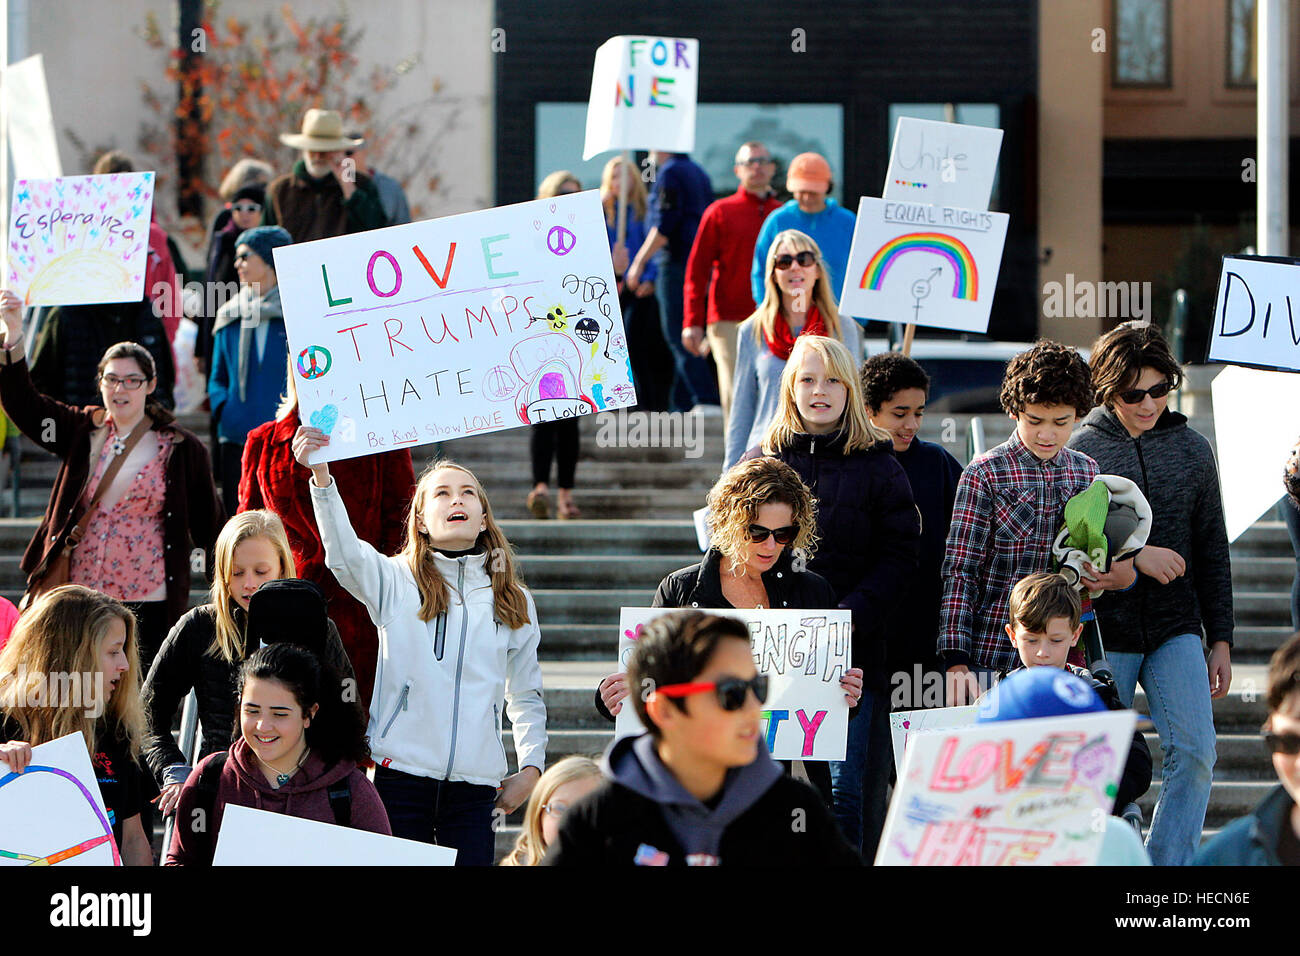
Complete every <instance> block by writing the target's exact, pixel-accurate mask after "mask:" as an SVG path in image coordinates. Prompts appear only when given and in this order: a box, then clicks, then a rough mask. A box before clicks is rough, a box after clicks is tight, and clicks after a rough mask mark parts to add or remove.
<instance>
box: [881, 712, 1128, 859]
mask: <svg viewBox="0 0 1300 956" xmlns="http://www.w3.org/2000/svg"><path fill="white" fill-rule="evenodd" d="M1136 721H1137V715H1136V714H1135V713H1134V712H1133V711H1131V710H1117V711H1108V712H1106V713H1100V714H1084V715H1082V716H1073V717H1040V718H1037V719H1034V720H1009V721H995V722H991V723H983V724H975V725H974V726H971V727H964V728H961V729H956V730H947V731H940V732H937V733H923V734H918V735H916V736H915V737H912V738H911V739H910V740H909V741H908V743H907V752H906V755H905V756H904V758H903V769H902V771H900V772H899V775H898V785H897V786H896V787H895V788H894V797H893V800H892V801H891V802H890V804H889V815H888V816H887V817H886V818H885V829H884V832H883V833H882V834H881V837H880V849H879V850H878V851H877V853H876V865H877V866H884V865H890V866H1025V865H1029V866H1050V865H1056V866H1091V865H1092V864H1094V863H1096V862H1097V855H1098V854H1099V853H1100V852H1101V844H1102V838H1103V836H1104V834H1105V828H1106V826H1108V825H1110V824H1111V823H1114V825H1116V826H1121V825H1123V826H1127V824H1123V823H1122V822H1121V821H1118V820H1111V819H1109V814H1110V812H1111V809H1112V807H1113V806H1114V803H1115V795H1116V793H1117V792H1118V787H1119V778H1120V774H1121V773H1122V772H1123V769H1124V762H1125V760H1127V759H1128V752H1129V747H1130V745H1131V744H1132V741H1133V727H1134V726H1135V724H1136Z"/></svg>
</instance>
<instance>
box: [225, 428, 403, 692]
mask: <svg viewBox="0 0 1300 956" xmlns="http://www.w3.org/2000/svg"><path fill="white" fill-rule="evenodd" d="M300 424H301V422H300V421H299V419H298V413H297V412H296V411H295V412H293V413H292V414H291V415H289V416H288V417H287V418H285V419H284V420H282V421H271V422H267V423H266V424H264V425H259V426H258V427H257V428H254V429H253V430H252V431H251V432H249V433H248V441H247V442H246V443H245V445H244V459H243V468H242V470H241V474H240V478H239V510H240V511H251V510H253V509H255V508H267V509H269V510H271V511H274V512H275V513H276V514H277V515H279V516H280V520H281V521H283V522H284V529H285V531H286V532H288V534H289V547H290V548H291V549H292V550H293V560H294V563H295V564H297V566H298V577H300V578H303V579H304V580H307V581H313V582H315V583H316V584H318V585H320V587H321V588H322V590H324V592H325V599H326V601H327V602H328V606H329V616H330V617H331V618H332V619H333V620H334V623H335V624H337V625H338V629H339V636H341V637H342V638H343V646H344V647H345V648H346V649H347V652H348V657H349V658H351V660H352V668H353V670H354V671H356V675H357V684H358V691H359V693H360V700H361V705H362V707H364V708H366V709H367V710H369V708H370V692H371V689H372V688H373V687H374V683H375V661H376V659H377V658H378V655H379V633H378V632H377V631H376V630H375V625H374V623H373V622H372V621H371V620H370V615H369V614H367V613H366V609H365V607H364V606H363V605H362V604H361V602H360V601H358V600H357V599H356V598H354V597H353V596H352V595H351V594H349V593H348V592H347V591H345V590H344V589H343V586H342V585H340V584H339V582H338V580H337V579H336V578H335V577H334V575H333V574H332V573H330V572H329V571H328V570H327V569H326V567H325V546H324V545H323V544H322V543H321V540H320V531H319V529H317V527H316V516H315V513H314V512H313V511H312V506H311V496H310V492H308V490H307V481H308V480H309V477H310V472H308V470H307V469H306V468H304V467H303V466H302V465H300V464H298V463H297V462H296V461H294V458H293V450H292V448H291V443H292V441H293V434H294V432H296V431H297V430H298V426H299V425H300ZM330 475H331V476H332V477H333V478H334V480H335V481H336V482H338V486H339V494H340V495H341V496H342V498H343V503H344V504H345V505H347V509H348V517H349V518H350V519H351V520H352V527H353V528H355V529H356V532H357V537H359V538H360V539H361V540H362V541H366V542H368V543H369V544H371V545H372V546H373V547H374V548H375V549H376V550H377V551H379V552H380V553H381V554H396V553H397V551H398V550H399V549H400V548H401V547H402V542H403V541H404V540H405V536H406V512H407V509H408V508H409V507H410V504H411V496H412V495H413V494H414V492H415V469H414V466H413V465H412V464H411V453H410V452H409V451H408V450H406V449H404V448H403V449H400V450H397V451H389V452H383V453H381V454H378V455H366V456H365V457H363V458H349V459H346V460H344V461H335V462H330Z"/></svg>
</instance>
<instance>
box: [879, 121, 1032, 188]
mask: <svg viewBox="0 0 1300 956" xmlns="http://www.w3.org/2000/svg"><path fill="white" fill-rule="evenodd" d="M900 116H910V117H911V118H913V119H923V120H935V121H937V122H940V123H963V124H965V125H966V126H988V127H990V128H992V129H1001V128H1002V111H1001V110H1000V109H999V108H998V104H996V103H890V104H889V148H888V149H887V150H885V155H886V156H892V155H893V154H894V131H895V130H896V129H898V118H899V117H900ZM1004 139H1005V138H1004ZM1002 146H1003V148H1006V142H1005V141H1004V142H1003V144H1002ZM1001 179H1002V158H1001V156H1000V155H999V157H998V171H997V172H996V173H995V174H994V176H993V190H992V192H991V193H990V194H989V208H990V209H998V208H1000V207H999V206H998V184H999V183H1000V181H1001ZM882 186H883V184H882Z"/></svg>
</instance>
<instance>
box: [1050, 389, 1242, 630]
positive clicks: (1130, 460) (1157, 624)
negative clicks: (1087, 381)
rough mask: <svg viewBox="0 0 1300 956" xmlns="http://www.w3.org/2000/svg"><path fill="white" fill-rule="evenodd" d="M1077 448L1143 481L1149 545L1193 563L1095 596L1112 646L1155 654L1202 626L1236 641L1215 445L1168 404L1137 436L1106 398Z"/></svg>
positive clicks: (1104, 467) (1112, 471)
mask: <svg viewBox="0 0 1300 956" xmlns="http://www.w3.org/2000/svg"><path fill="white" fill-rule="evenodd" d="M1068 445H1069V447H1070V448H1073V449H1075V450H1076V451H1081V452H1083V453H1084V454H1086V455H1089V456H1091V457H1092V458H1093V459H1095V460H1096V462H1097V467H1098V469H1099V470H1100V472H1101V473H1102V474H1107V475H1123V476H1124V477H1125V478H1130V479H1132V480H1133V481H1135V482H1137V485H1138V487H1139V488H1140V489H1141V490H1142V493H1143V494H1144V495H1146V499H1147V501H1149V502H1150V503H1151V512H1152V517H1153V520H1152V525H1151V536H1150V537H1149V538H1148V539H1147V545H1148V546H1154V547H1161V548H1169V549H1170V550H1172V551H1177V552H1178V553H1179V554H1180V555H1181V556H1182V558H1183V560H1184V561H1185V562H1186V564H1187V571H1186V573H1184V574H1183V575H1182V576H1181V577H1179V578H1175V579H1174V580H1173V581H1171V582H1170V583H1168V584H1161V583H1160V582H1159V581H1156V580H1155V579H1154V578H1149V577H1147V576H1146V575H1145V574H1141V573H1139V574H1138V579H1137V583H1136V584H1134V586H1133V587H1132V588H1130V589H1129V590H1127V591H1108V592H1107V593H1106V594H1105V595H1103V596H1102V597H1101V598H1099V599H1098V600H1097V601H1096V603H1095V605H1094V606H1095V608H1096V611H1097V621H1098V624H1099V625H1100V627H1101V636H1102V641H1103V642H1104V644H1105V646H1106V649H1107V650H1110V651H1123V652H1134V653H1146V654H1149V653H1151V652H1152V651H1154V650H1155V649H1156V648H1158V647H1159V646H1160V645H1161V644H1163V643H1164V642H1165V641H1167V640H1169V639H1170V638H1171V637H1176V636H1177V635H1179V634H1201V633H1203V634H1204V636H1205V640H1206V643H1208V644H1213V643H1214V642H1216V641H1227V642H1228V644H1229V645H1231V644H1232V628H1233V617H1232V566H1231V564H1230V562H1229V559H1228V533H1227V530H1226V528H1225V527H1224V522H1223V499H1222V496H1221V494H1220V492H1219V471H1218V467H1217V466H1216V465H1215V462H1214V451H1213V450H1212V449H1211V448H1210V443H1209V442H1208V441H1206V440H1205V438H1204V436H1202V435H1201V434H1200V433H1198V432H1196V431H1194V430H1193V429H1191V428H1189V427H1188V426H1187V417H1186V416H1184V415H1180V414H1179V413H1177V412H1171V411H1168V410H1166V411H1165V413H1164V414H1163V415H1161V416H1160V419H1159V420H1158V421H1157V422H1156V424H1155V427H1154V428H1153V429H1151V431H1149V432H1147V433H1146V434H1144V435H1143V436H1142V437H1141V438H1133V437H1131V436H1130V435H1129V433H1128V431H1127V430H1126V429H1125V428H1124V426H1123V425H1122V424H1121V423H1120V421H1119V419H1118V418H1116V417H1115V413H1114V412H1112V411H1111V410H1110V409H1109V408H1106V407H1105V406H1100V407H1098V408H1094V409H1093V410H1092V411H1091V412H1090V413H1089V414H1088V417H1087V418H1085V419H1084V420H1083V424H1082V425H1081V426H1080V428H1079V430H1078V431H1076V432H1075V433H1074V434H1073V435H1071V436H1070V440H1069V442H1068Z"/></svg>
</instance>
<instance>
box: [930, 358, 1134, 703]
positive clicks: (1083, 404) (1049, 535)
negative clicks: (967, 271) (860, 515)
mask: <svg viewBox="0 0 1300 956" xmlns="http://www.w3.org/2000/svg"><path fill="white" fill-rule="evenodd" d="M1000 398H1001V402H1002V407H1003V409H1005V410H1006V412H1007V414H1008V415H1010V416H1011V418H1012V419H1013V420H1014V421H1015V423H1016V430H1015V432H1014V433H1013V434H1012V435H1011V437H1010V438H1008V439H1007V440H1006V441H1004V442H1003V443H1002V444H1000V445H998V446H997V447H996V448H993V449H990V450H989V451H988V452H986V453H985V454H983V455H981V456H979V457H978V458H976V459H975V460H974V461H972V462H971V463H970V465H968V466H967V468H966V471H965V472H964V473H963V474H962V476H961V480H960V481H959V482H958V483H957V500H956V502H955V503H954V505H953V511H952V525H951V527H950V529H949V531H948V542H947V545H946V554H945V557H944V562H943V580H944V589H943V604H942V608H941V612H940V613H941V624H940V629H939V644H938V650H939V654H940V656H941V657H942V659H943V666H944V668H945V670H946V671H947V680H946V684H947V695H946V696H947V700H948V703H949V705H962V704H968V703H971V702H973V701H974V700H975V698H976V697H978V696H979V692H980V690H981V688H980V686H979V678H980V675H984V677H985V680H986V681H988V680H990V679H991V678H992V675H994V674H996V673H997V672H998V671H1001V670H1005V669H1006V668H1007V667H1009V666H1010V665H1011V664H1012V663H1013V662H1014V659H1015V656H1016V654H1015V649H1014V648H1013V647H1011V646H1010V645H1009V644H1008V643H1007V641H1006V637H1005V635H1004V634H1003V628H1002V625H1003V623H1004V619H1005V617H1006V613H1007V601H1008V599H1009V597H1010V595H1011V589H1012V587H1013V586H1014V585H1015V583H1016V582H1017V581H1019V580H1020V579H1021V578H1023V577H1026V576H1027V575H1030V574H1034V573H1036V572H1039V571H1047V570H1048V569H1049V565H1050V563H1051V559H1052V539H1053V538H1054V537H1055V536H1056V534H1057V532H1059V531H1060V529H1061V525H1062V522H1063V521H1064V515H1065V503H1066V502H1067V501H1069V500H1070V498H1071V497H1073V496H1074V495H1076V494H1078V493H1079V492H1081V491H1083V490H1084V489H1085V488H1087V487H1088V485H1089V484H1091V483H1092V479H1093V477H1094V476H1096V474H1097V463H1096V462H1095V461H1093V460H1092V459H1091V458H1089V457H1088V456H1087V455H1084V454H1082V453H1080V452H1077V451H1074V450H1072V449H1069V448H1066V447H1065V442H1066V440H1067V439H1068V438H1069V437H1070V432H1071V430H1072V429H1073V428H1074V424H1075V422H1076V421H1077V420H1078V419H1079V418H1082V417H1083V416H1084V415H1086V414H1087V413H1088V411H1089V410H1090V409H1091V408H1092V406H1093V404H1094V401H1093V388H1092V378H1091V376H1090V375H1089V372H1088V365H1087V363H1085V362H1084V361H1083V358H1082V357H1081V356H1080V355H1079V353H1078V352H1076V351H1075V350H1074V349H1072V348H1067V347H1066V346H1064V345H1061V344H1059V343H1057V342H1048V341H1045V340H1044V341H1039V342H1038V343H1037V344H1035V345H1034V346H1033V347H1032V348H1030V349H1029V350H1027V351H1025V352H1021V353H1020V354H1019V355H1017V356H1016V357H1015V358H1013V359H1012V360H1011V361H1010V362H1009V363H1008V365H1007V372H1006V376H1005V377H1004V378H1003V380H1002V394H1001V396H1000ZM1087 570H1088V571H1089V574H1090V575H1091V579H1090V581H1089V583H1090V585H1091V588H1092V589H1093V590H1102V589H1121V590H1122V589H1124V588H1127V587H1129V586H1130V585H1131V584H1132V583H1133V580H1134V576H1135V571H1134V569H1133V561H1132V559H1129V560H1127V561H1117V562H1115V563H1114V564H1113V565H1112V566H1111V570H1110V571H1109V572H1108V573H1107V574H1101V573H1100V572H1098V571H1096V570H1095V569H1093V568H1091V566H1089V567H1088V569H1087Z"/></svg>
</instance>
